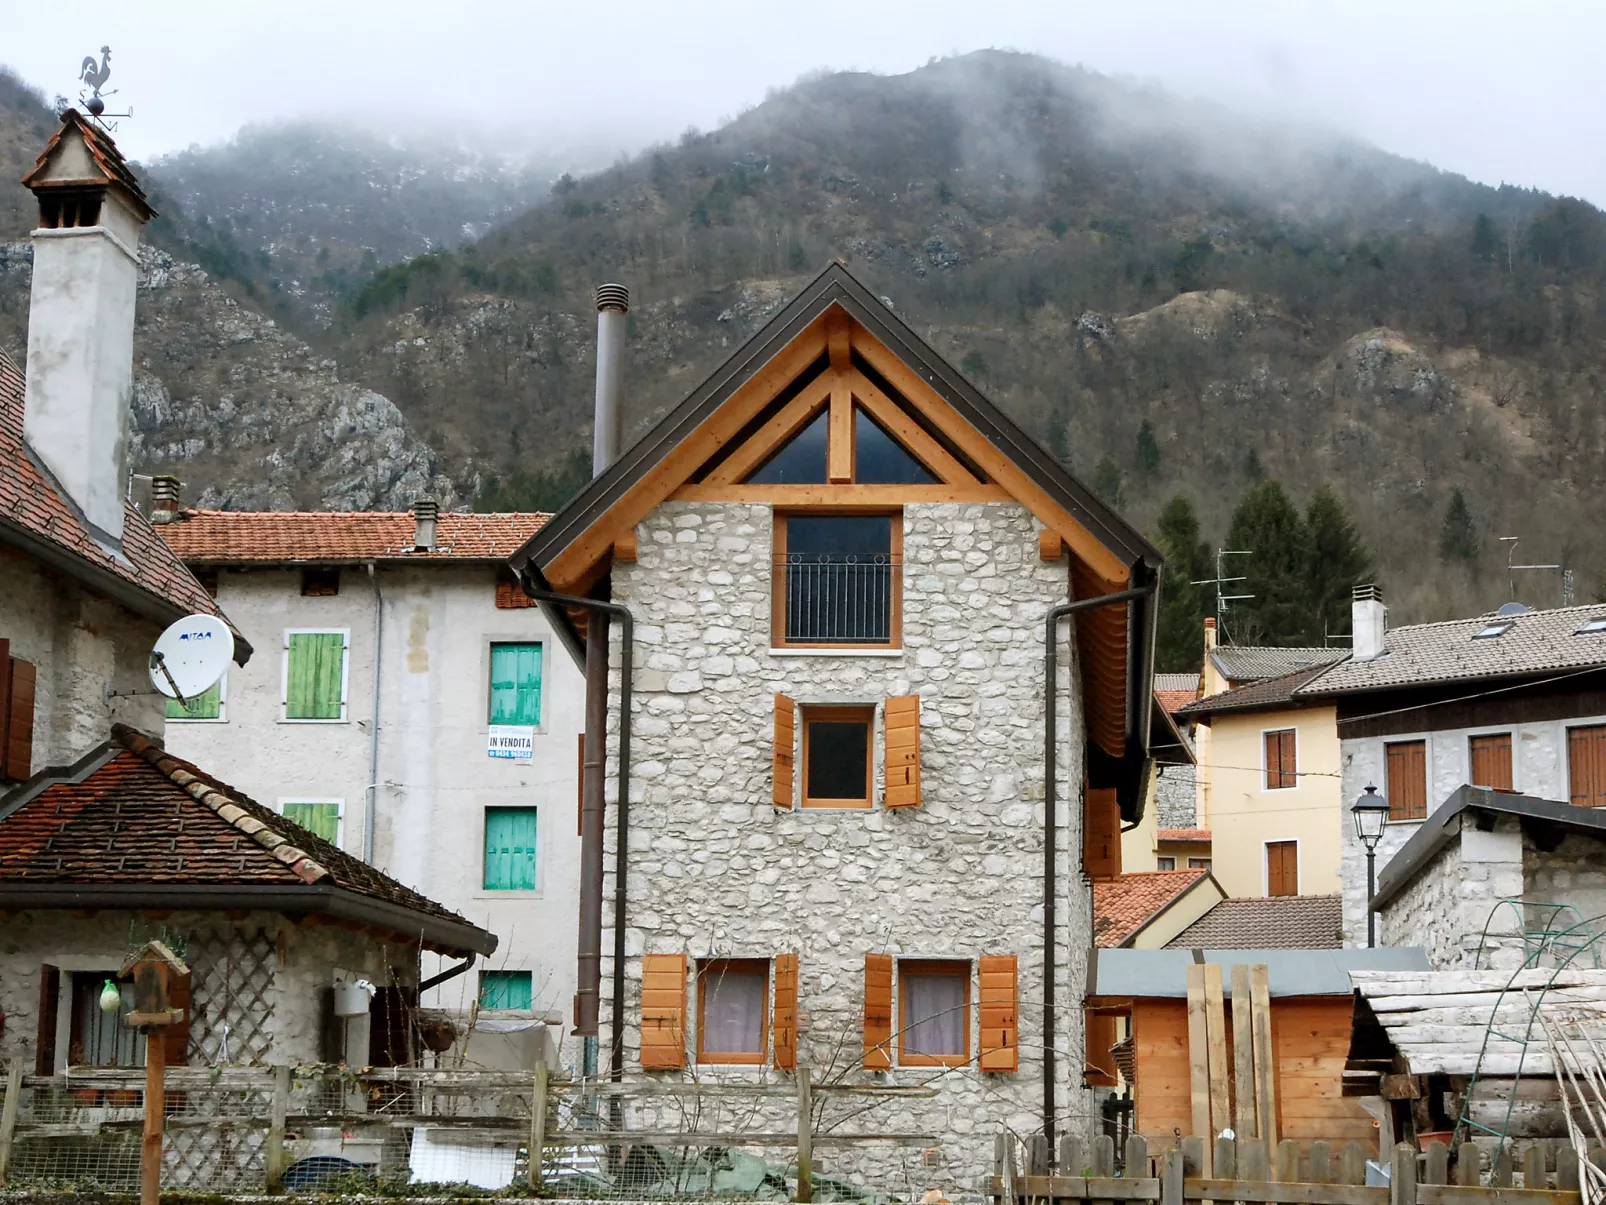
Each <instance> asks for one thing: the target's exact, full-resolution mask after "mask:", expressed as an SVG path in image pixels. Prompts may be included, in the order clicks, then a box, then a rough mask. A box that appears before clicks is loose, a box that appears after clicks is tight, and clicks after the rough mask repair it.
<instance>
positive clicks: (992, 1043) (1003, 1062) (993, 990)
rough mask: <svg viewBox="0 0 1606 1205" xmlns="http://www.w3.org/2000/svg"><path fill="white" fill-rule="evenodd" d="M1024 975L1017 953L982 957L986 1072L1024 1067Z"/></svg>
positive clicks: (984, 1069)
mask: <svg viewBox="0 0 1606 1205" xmlns="http://www.w3.org/2000/svg"><path fill="white" fill-rule="evenodd" d="M1019 982H1020V977H1019V972H1018V968H1017V966H1016V961H1015V955H1013V954H995V955H989V956H987V957H985V958H983V959H982V960H981V1046H980V1047H979V1048H978V1049H979V1053H980V1055H981V1062H980V1064H979V1065H980V1067H981V1069H982V1070H983V1071H1015V1070H1017V1069H1019V1067H1020V1011H1019V1004H1018V997H1019V988H1018V985H1019Z"/></svg>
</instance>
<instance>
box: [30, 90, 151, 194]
mask: <svg viewBox="0 0 1606 1205" xmlns="http://www.w3.org/2000/svg"><path fill="white" fill-rule="evenodd" d="M69 129H76V130H77V131H78V132H79V133H80V134H81V135H83V139H84V146H85V147H86V148H87V149H88V151H89V157H90V158H91V159H93V160H94V161H95V166H96V167H98V168H99V169H100V171H101V175H102V176H104V177H105V179H106V182H107V183H109V184H116V185H119V186H121V187H122V188H123V189H125V190H126V191H127V193H128V195H129V197H130V198H131V199H132V200H133V201H134V202H135V203H136V205H138V206H140V207H141V208H143V209H144V211H145V213H146V215H147V216H148V217H154V216H155V215H156V211H155V210H153V209H151V207H150V200H149V198H147V197H146V196H145V190H144V189H143V188H141V187H140V186H139V179H138V177H136V176H135V175H134V169H133V168H131V167H129V166H128V160H126V159H124V158H123V152H122V151H120V150H118V149H117V144H116V143H115V142H113V141H112V139H111V136H110V135H109V134H107V133H106V131H105V130H103V129H101V128H100V127H99V126H98V125H96V124H95V123H94V122H93V121H89V120H86V119H85V118H84V116H83V115H82V114H81V113H79V112H78V110H77V109H68V110H66V111H65V112H63V113H62V115H61V124H60V125H59V126H57V127H56V132H55V133H54V134H52V135H51V136H50V141H49V142H47V143H45V149H44V150H42V151H40V152H39V158H38V160H36V161H35V163H34V165H33V167H32V168H31V169H30V170H29V172H28V174H27V175H26V176H24V177H23V178H22V183H23V187H25V188H32V187H33V186H34V184H35V182H36V181H35V177H37V176H39V175H40V174H41V173H42V172H43V171H44V168H45V164H46V162H47V161H48V160H49V159H50V156H51V155H52V154H53V153H54V152H55V150H56V148H57V147H58V146H59V145H61V136H62V135H63V134H65V133H66V132H67V131H68V130H69ZM63 183H65V181H63Z"/></svg>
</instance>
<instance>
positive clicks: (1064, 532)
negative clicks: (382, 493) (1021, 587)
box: [514, 265, 1159, 758]
mask: <svg viewBox="0 0 1606 1205" xmlns="http://www.w3.org/2000/svg"><path fill="white" fill-rule="evenodd" d="M858 410H862V411H863V412H864V413H865V414H866V415H868V416H869V417H870V418H871V419H872V420H874V422H875V423H876V424H877V425H878V426H879V427H880V428H881V430H882V431H883V432H884V433H885V434H886V435H887V436H889V437H890V438H891V440H892V441H893V442H894V443H896V444H898V445H899V446H901V447H902V449H903V450H904V451H906V452H907V453H908V454H909V455H910V456H912V457H913V458H914V459H915V460H916V461H918V462H919V463H920V464H921V465H922V466H924V468H925V469H926V470H927V471H928V472H929V473H930V475H931V476H932V478H933V479H934V480H933V481H932V482H931V483H929V484H908V485H882V484H866V483H861V482H859V481H857V479H856V472H855V467H856V466H855V446H854V445H855V440H854V430H855V419H856V411H858ZM822 414H827V415H828V419H827V423H828V427H827V448H826V466H827V468H826V480H825V481H824V482H822V483H810V484H759V483H755V482H753V481H751V480H750V478H751V477H752V475H753V474H754V473H755V472H756V471H757V470H759V469H760V468H761V467H762V466H763V465H764V464H765V463H766V462H767V461H768V460H769V458H770V457H771V456H773V455H775V454H776V453H777V452H778V451H779V450H781V449H782V448H784V447H785V445H786V444H787V443H788V442H789V441H790V440H792V439H794V438H795V437H797V436H798V435H799V433H800V432H802V431H803V429H804V428H805V427H807V426H808V425H809V424H810V423H812V422H814V421H816V420H817V419H819V418H820V416H821V415H822ZM668 500H679V501H698V502H711V501H719V502H755V503H769V504H771V505H775V506H788V507H808V508H833V507H843V508H852V507H886V506H898V505H902V504H906V503H921V502H927V503H931V502H1003V501H1009V500H1014V501H1017V502H1019V503H1020V504H1021V505H1022V506H1024V507H1026V509H1028V510H1029V511H1030V512H1031V513H1032V514H1033V516H1034V517H1035V518H1036V519H1037V521H1038V522H1039V524H1041V526H1042V538H1041V539H1040V553H1041V555H1042V556H1043V558H1044V559H1046V560H1058V559H1060V558H1061V557H1063V556H1065V555H1066V554H1069V566H1068V576H1069V581H1068V583H1067V589H1068V597H1071V598H1078V599H1081V598H1091V597H1094V596H1096V595H1101V594H1109V593H1113V592H1116V591H1120V590H1125V589H1127V588H1129V587H1130V586H1132V585H1134V584H1143V583H1146V582H1147V581H1148V580H1152V577H1153V575H1154V574H1155V573H1156V572H1157V570H1158V567H1159V557H1158V555H1157V554H1156V553H1155V552H1154V550H1153V548H1152V547H1151V546H1150V545H1148V543H1147V542H1146V541H1145V540H1144V539H1143V538H1142V537H1141V536H1140V535H1138V534H1137V533H1136V532H1135V531H1133V530H1132V529H1131V528H1130V527H1129V526H1127V525H1126V524H1125V523H1124V522H1123V521H1122V520H1121V519H1120V518H1119V517H1118V516H1116V515H1115V514H1114V513H1113V512H1112V511H1110V510H1109V509H1108V508H1107V507H1105V506H1104V505H1103V504H1102V503H1100V502H1099V501H1098V500H1097V499H1096V498H1094V496H1093V495H1092V494H1091V492H1090V491H1088V490H1086V489H1085V488H1084V487H1082V486H1081V485H1080V484H1079V483H1077V482H1075V481H1074V479H1073V478H1071V477H1070V476H1069V474H1067V473H1066V472H1065V471H1064V470H1063V469H1062V468H1061V467H1060V466H1059V465H1057V464H1056V463H1055V462H1054V461H1053V460H1052V458H1050V457H1048V455H1047V453H1045V452H1044V451H1043V450H1042V449H1041V448H1040V447H1039V446H1038V445H1037V444H1036V443H1035V442H1034V441H1032V440H1030V439H1029V438H1028V437H1026V436H1025V435H1024V434H1023V433H1022V432H1020V431H1019V429H1018V428H1016V427H1014V425H1013V424H1012V423H1010V422H1009V420H1008V419H1007V418H1005V417H1004V416H1003V415H1002V414H1001V413H1000V412H999V411H998V410H997V409H996V407H994V406H993V405H992V404H991V403H990V402H987V401H986V399H984V398H982V397H981V395H980V394H979V393H977V392H976V391H975V390H974V388H973V387H971V386H970V385H969V384H968V383H967V382H965V381H964V380H963V378H962V377H959V376H958V375H957V374H955V373H953V370H952V369H950V368H948V367H947V366H946V365H945V364H943V363H942V361H941V360H940V358H938V357H937V356H936V355H935V354H934V353H933V352H932V351H931V350H930V348H928V347H927V346H926V345H925V344H924V343H923V342H921V341H920V340H919V339H918V338H917V337H916V336H915V335H914V334H913V332H911V331H909V330H908V328H907V327H905V326H904V325H903V324H902V323H901V322H898V321H897V320H896V319H894V318H892V316H891V314H890V312H889V311H887V310H886V309H885V307H884V306H882V305H881V304H880V303H879V302H877V301H876V300H875V299H874V298H873V297H872V296H871V295H870V294H868V293H867V291H865V290H864V289H863V287H862V286H861V285H859V284H858V282H857V281H855V280H853V278H852V277H851V276H850V275H849V274H848V273H847V272H846V271H845V270H844V269H842V268H841V267H840V266H838V265H832V267H831V268H829V269H827V271H826V272H825V273H823V274H822V275H821V276H820V277H819V278H817V279H816V280H815V282H814V283H813V284H812V285H811V286H810V287H809V288H808V289H806V290H805V291H804V293H803V294H802V295H801V296H800V297H799V298H798V299H797V300H796V301H794V302H793V303H792V305H790V306H789V307H787V309H786V310H785V311H783V312H782V314H781V315H779V316H777V318H776V319H774V320H773V321H772V322H771V323H770V324H769V326H767V327H766V328H765V329H764V330H762V331H760V332H759V334H758V335H756V336H755V337H754V338H753V339H752V340H750V341H749V343H748V344H746V345H745V346H744V347H743V348H741V349H740V350H738V352H737V353H736V354H735V355H734V356H732V357H731V359H730V360H729V361H727V363H726V364H725V365H724V366H723V367H722V368H721V369H719V370H718V371H717V372H716V373H715V374H714V376H713V377H711V378H710V379H709V381H708V382H706V383H705V384H704V385H703V386H702V387H701V388H700V389H699V390H698V391H697V392H696V393H694V394H693V395H692V396H691V397H689V398H688V399H687V400H686V401H685V402H683V403H682V404H681V405H680V406H679V407H677V408H676V409H675V410H674V411H672V412H671V413H670V414H669V415H668V416H667V417H666V418H665V419H664V420H663V421H662V422H660V423H659V424H658V425H657V426H656V427H655V428H654V429H653V430H652V431H651V432H649V434H648V435H647V436H645V437H644V438H642V439H641V440H640V441H638V442H637V443H636V444H634V445H632V446H631V447H630V448H629V449H627V451H626V452H625V454H624V455H623V456H621V457H620V459H619V461H618V462H616V463H615V464H614V465H613V466H611V467H610V468H609V469H608V470H607V471H605V472H604V473H603V474H602V475H601V476H599V477H598V478H597V479H596V480H594V481H593V482H592V483H591V484H590V485H589V486H588V487H587V488H586V489H585V490H584V491H582V493H581V494H580V496H579V497H578V498H576V499H575V500H574V501H573V502H571V503H570V504H569V505H568V506H566V507H564V508H563V510H562V511H560V512H559V513H558V514H557V515H555V516H553V518H552V519H551V520H550V521H549V522H548V523H547V525H546V526H545V527H544V528H543V529H542V530H541V532H539V533H537V535H536V536H535V537H534V538H532V539H531V541H530V542H529V543H528V544H526V545H525V547H524V548H523V549H521V550H520V552H519V553H518V554H516V556H515V557H514V566H515V568H528V569H532V570H535V571H536V573H537V575H538V577H539V578H541V579H544V580H545V581H546V582H547V583H549V584H550V586H551V588H552V589H554V590H556V591H558V592H560V593H567V594H580V595H584V594H590V593H591V592H593V591H595V590H597V589H598V588H599V587H600V585H601V583H603V581H604V579H605V578H606V577H607V575H608V573H609V571H610V569H611V567H612V563H613V561H614V560H615V559H619V560H634V559H635V554H636V536H635V528H636V525H637V524H638V523H640V522H641V521H642V520H644V519H645V518H647V516H648V515H649V514H650V513H651V512H652V511H653V509H654V508H656V507H657V506H658V505H659V504H660V503H662V502H664V501H668ZM1140 577H1141V578H1142V579H1143V581H1142V582H1139V581H1138V578H1140ZM602 596H604V597H605V595H602ZM568 614H569V618H570V621H571V624H572V625H573V627H574V628H575V629H576V630H577V631H583V629H584V625H585V617H584V615H583V614H581V613H579V612H569V613H568ZM1152 626H1153V608H1145V607H1139V608H1134V609H1133V610H1131V611H1129V609H1128V608H1127V607H1123V606H1115V607H1107V608H1101V609H1098V610H1094V611H1091V612H1087V613H1084V614H1083V615H1082V616H1080V617H1079V619H1078V623H1077V644H1078V650H1079V654H1080V657H1079V659H1080V662H1081V671H1082V677H1083V681H1084V683H1085V686H1086V691H1087V708H1086V715H1087V723H1088V731H1089V734H1090V736H1091V737H1092V738H1093V740H1094V741H1095V743H1096V744H1097V745H1098V746H1099V747H1100V748H1101V749H1102V750H1103V751H1104V752H1105V753H1107V754H1109V755H1110V756H1111V757H1113V758H1122V757H1124V756H1129V755H1130V754H1131V753H1132V752H1133V748H1132V742H1133V737H1134V735H1135V733H1136V732H1141V733H1142V734H1143V738H1144V739H1145V740H1146V733H1147V727H1148V708H1147V701H1146V698H1145V700H1144V703H1143V705H1142V706H1140V707H1135V706H1133V705H1132V697H1131V692H1130V691H1129V689H1128V688H1129V685H1132V683H1130V682H1129V679H1131V678H1132V677H1133V675H1134V673H1136V675H1137V677H1138V678H1140V679H1141V680H1142V682H1143V683H1146V682H1147V680H1148V676H1149V673H1148V664H1149V663H1148V650H1149V649H1150V648H1151V647H1152ZM1133 636H1136V638H1137V648H1136V649H1134V648H1133V647H1131V645H1132V639H1131V638H1132V637H1133ZM1139 689H1141V690H1142V691H1143V692H1144V693H1145V696H1146V693H1147V686H1146V685H1140V686H1139Z"/></svg>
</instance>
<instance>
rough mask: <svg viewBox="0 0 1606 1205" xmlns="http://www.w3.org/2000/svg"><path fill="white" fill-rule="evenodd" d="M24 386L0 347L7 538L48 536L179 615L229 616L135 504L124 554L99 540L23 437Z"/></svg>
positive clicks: (1, 509)
mask: <svg viewBox="0 0 1606 1205" xmlns="http://www.w3.org/2000/svg"><path fill="white" fill-rule="evenodd" d="M24 388H25V382H24V378H23V375H22V371H21V370H20V369H19V368H18V367H17V365H16V364H15V363H13V362H12V361H11V360H10V359H9V358H8V357H7V356H6V355H5V353H4V352H0V541H4V540H5V539H6V537H7V535H8V534H10V533H15V535H16V536H17V537H20V538H22V539H24V540H26V539H28V538H29V537H31V538H33V539H36V540H45V541H48V542H49V543H51V544H54V545H56V546H58V547H59V548H61V549H63V550H65V551H66V552H69V553H71V554H72V555H73V557H74V558H76V559H77V560H78V561H79V562H81V563H82V564H83V565H84V566H85V567H87V568H91V569H94V570H99V571H101V572H102V573H110V574H112V575H114V576H115V577H117V578H120V579H121V580H122V581H123V582H124V583H126V584H127V585H130V586H133V587H135V588H136V589H138V590H139V591H141V592H142V593H144V594H145V595H147V596H148V597H149V598H150V599H151V601H152V602H155V603H165V604H167V607H168V608H171V609H172V610H173V611H174V615H173V618H177V616H178V613H190V614H193V613H195V612H201V613H203V614H207V615H216V616H219V617H220V618H224V619H226V618H227V617H226V616H224V615H223V613H222V612H221V611H219V610H218V605H217V603H216V601H214V600H213V598H212V596H211V595H209V594H208V593H207V592H206V590H205V589H204V588H203V587H202V586H201V584H200V583H199V582H198V581H196V580H195V577H194V575H193V574H191V573H190V571H189V570H188V569H186V568H185V567H184V563H183V562H182V561H181V560H179V558H178V557H176V556H174V555H173V552H172V550H171V549H169V548H168V546H167V545H166V544H164V543H162V541H161V540H159V539H157V538H156V534H155V532H154V530H153V529H152V528H151V525H150V524H149V523H148V522H146V520H145V518H144V517H143V516H142V515H141V514H140V513H139V511H137V510H136V509H135V508H134V505H133V503H131V502H130V503H128V504H127V505H126V508H125V510H124V514H123V556H122V557H116V556H113V555H112V554H111V553H109V552H107V551H106V550H105V549H104V548H102V547H101V546H100V544H98V543H97V542H96V541H95V539H94V537H93V536H91V535H90V534H89V529H88V527H87V526H86V525H85V523H84V521H83V519H82V518H81V517H80V515H79V512H78V511H77V509H76V508H75V507H73V506H72V504H71V503H69V502H68V500H67V498H66V497H65V496H64V495H63V493H62V492H61V490H60V489H59V488H58V487H57V486H56V484H55V482H54V481H53V480H52V479H51V478H50V476H49V475H48V474H47V473H46V472H45V471H44V470H43V469H42V468H41V467H40V465H39V463H38V462H37V461H36V460H35V459H34V457H33V456H32V455H31V454H30V453H29V452H28V450H27V446H26V444H24V443H23V438H22V423H23V406H24ZM236 635H237V636H238V634H236ZM247 647H249V646H247Z"/></svg>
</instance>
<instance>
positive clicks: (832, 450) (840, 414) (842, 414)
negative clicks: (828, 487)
mask: <svg viewBox="0 0 1606 1205" xmlns="http://www.w3.org/2000/svg"><path fill="white" fill-rule="evenodd" d="M828 380H829V382H830V387H831V414H830V417H829V418H828V419H827V420H826V432H825V479H826V480H827V481H829V482H831V483H832V484H833V485H836V484H841V483H844V482H848V481H852V480H853V393H852V390H851V389H850V388H849V386H848V373H847V370H846V369H838V368H837V367H836V366H835V365H834V364H833V365H832V368H831V373H830V375H829V377H828Z"/></svg>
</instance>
